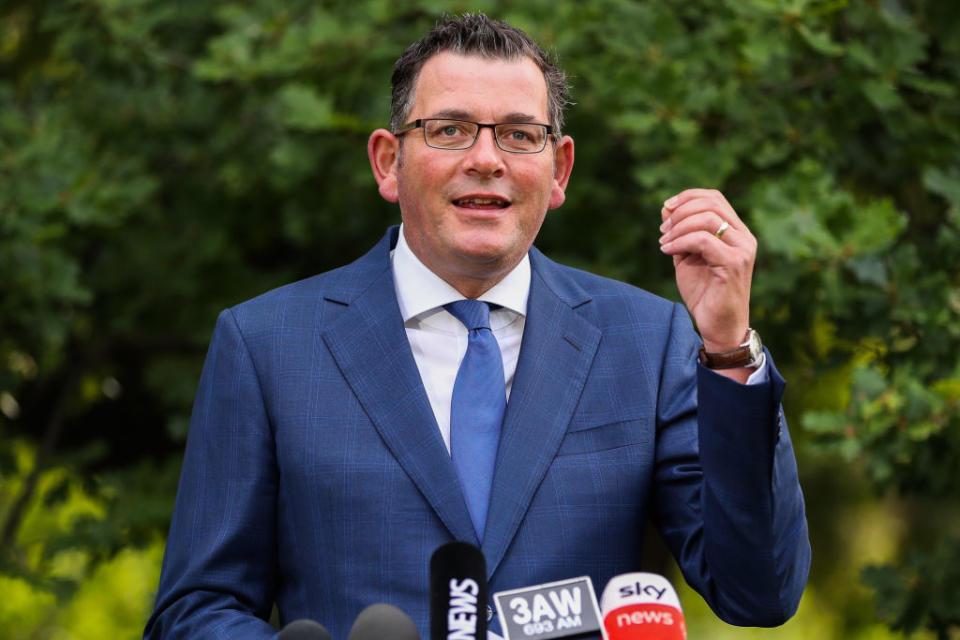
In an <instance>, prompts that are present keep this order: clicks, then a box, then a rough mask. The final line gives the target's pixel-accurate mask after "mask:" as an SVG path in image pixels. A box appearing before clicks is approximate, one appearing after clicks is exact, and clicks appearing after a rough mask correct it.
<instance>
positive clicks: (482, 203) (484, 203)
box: [453, 196, 510, 209]
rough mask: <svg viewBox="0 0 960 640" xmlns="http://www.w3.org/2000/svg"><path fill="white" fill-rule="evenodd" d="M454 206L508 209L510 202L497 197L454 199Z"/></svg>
mask: <svg viewBox="0 0 960 640" xmlns="http://www.w3.org/2000/svg"><path fill="white" fill-rule="evenodd" d="M453 204H454V205H456V206H458V207H464V208H466V209H506V208H507V207H509V206H510V201H509V200H505V199H503V198H498V197H496V196H485V197H480V196H468V197H466V198H456V199H454V201H453Z"/></svg>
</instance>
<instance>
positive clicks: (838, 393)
mask: <svg viewBox="0 0 960 640" xmlns="http://www.w3.org/2000/svg"><path fill="white" fill-rule="evenodd" d="M465 10H481V11H485V12H487V13H488V14H490V15H492V16H495V17H500V18H503V19H506V20H508V21H510V22H512V23H514V24H516V25H517V26H520V27H522V28H524V29H526V30H527V31H529V32H530V33H531V34H532V35H533V36H534V37H536V38H537V39H538V40H539V41H540V42H542V43H544V44H545V45H546V46H547V47H549V48H552V49H553V50H555V51H556V52H557V53H558V55H559V57H560V59H561V63H562V66H563V67H564V68H565V69H566V70H567V71H568V72H569V73H570V74H571V80H572V83H573V86H574V99H575V101H576V102H577V104H576V106H575V107H574V108H573V110H572V111H571V113H570V115H569V117H568V122H567V125H566V127H565V128H566V133H569V134H571V135H573V136H574V138H575V139H576V142H577V164H576V170H575V171H574V178H573V181H572V183H571V187H570V190H569V192H568V200H567V204H566V205H565V206H564V207H563V208H561V209H559V210H557V211H555V212H551V214H550V216H548V218H547V223H546V225H545V227H544V229H543V232H542V233H541V236H540V240H539V242H538V244H539V245H540V246H541V248H543V249H545V250H546V251H547V252H548V253H549V254H551V255H552V256H553V257H555V258H557V259H559V260H562V261H565V262H568V263H571V264H574V265H577V266H581V267H584V268H588V269H590V270H592V271H595V272H598V273H601V274H604V275H609V276H612V277H616V278H620V279H624V280H627V281H630V282H633V283H636V284H638V285H641V286H644V287H646V288H648V289H652V290H654V291H656V292H658V293H661V294H663V295H667V296H671V297H676V294H675V288H674V285H673V284H672V268H671V265H670V262H669V260H664V259H663V256H662V255H660V254H659V252H658V251H657V250H656V246H657V242H656V239H657V237H658V235H659V234H658V231H657V227H658V225H659V208H660V203H661V202H662V200H663V199H664V198H666V197H667V196H669V195H672V194H673V193H675V192H676V191H679V190H680V189H683V188H686V187H690V186H705V187H715V188H718V189H720V190H722V191H723V192H724V193H725V194H726V195H727V197H728V198H729V199H730V201H731V202H732V203H733V204H734V206H735V207H736V208H737V210H738V211H739V212H740V214H741V215H742V217H744V219H745V220H746V221H747V222H748V224H750V225H751V227H752V228H753V230H754V231H755V233H756V234H757V236H758V238H759V240H760V256H759V261H758V265H757V274H756V279H755V284H754V295H753V300H754V308H753V314H754V317H753V324H754V326H755V327H757V328H758V329H759V330H760V331H761V332H762V333H763V336H764V339H765V341H766V342H767V343H768V344H769V345H770V346H771V348H772V351H773V353H774V354H775V357H776V359H777V365H778V367H779V368H780V369H781V370H782V371H784V372H785V373H786V374H787V378H788V379H789V380H790V389H789V396H788V411H789V413H790V417H791V422H792V424H793V425H794V432H795V434H796V437H797V438H798V439H799V440H800V443H801V455H802V456H803V457H804V459H805V460H816V461H817V462H816V464H817V466H818V467H817V468H819V469H832V470H837V469H844V468H846V469H848V471H847V473H848V474H850V473H853V474H860V477H862V478H864V479H866V481H867V482H868V483H869V485H870V486H871V487H873V488H874V490H875V492H876V494H877V495H878V496H879V495H898V496H901V498H900V499H901V500H904V501H905V502H906V503H907V505H908V507H909V509H908V511H909V513H911V514H913V516H914V517H913V518H911V519H910V520H909V521H907V522H905V523H904V529H905V533H904V535H903V537H902V540H903V547H904V548H903V549H902V550H901V553H900V555H896V554H895V555H894V557H892V558H891V560H890V563H888V564H885V565H882V566H874V567H871V568H868V569H866V570H865V571H864V573H863V579H864V581H865V582H866V584H868V585H870V586H871V587H872V588H873V589H874V590H875V592H876V595H877V604H878V610H879V615H880V618H881V619H883V620H885V621H887V622H889V623H890V624H891V625H892V626H893V627H894V628H897V629H901V630H904V631H908V632H909V631H913V630H916V629H919V628H922V627H926V628H928V629H930V630H931V631H933V632H935V633H937V634H939V636H940V637H948V634H949V633H954V634H955V633H956V632H957V628H958V625H960V614H958V611H957V609H956V602H958V601H960V600H958V599H957V598H955V597H954V598H953V599H948V600H942V599H938V597H933V595H930V594H934V595H936V594H954V595H955V594H956V591H955V589H956V584H957V583H958V580H957V572H958V567H960V559H958V549H960V533H958V520H957V517H956V516H952V517H951V516H950V515H949V514H951V513H955V512H956V511H957V510H956V507H957V502H958V497H960V496H958V487H960V464H958V463H957V461H958V459H960V455H958V454H960V410H958V409H960V362H958V358H957V354H958V353H960V270H958V262H960V261H958V259H957V256H958V255H960V186H958V185H960V99H958V98H960V96H958V93H960V89H958V87H960V5H957V4H956V3H952V2H943V1H938V0H885V1H883V2H880V1H876V0H870V1H868V0H719V1H709V2H708V1H707V0H688V1H684V2H670V3H668V2H638V1H633V0H591V1H590V2H572V1H570V2H557V1H555V0H552V1H549V2H548V1H546V0H529V1H527V2H522V3H521V2H508V1H506V0H503V1H495V0H483V1H477V2H472V3H469V4H468V3H465V2H427V1H423V2H390V1H388V0H352V1H351V2H343V1H333V0H325V1H319V2H318V1H316V0H312V1H309V2H308V1H306V0H290V1H287V2H283V3H279V2H274V1H271V0H243V1H241V0H224V1H222V2H217V3H202V2H200V3H191V2H170V1H169V0H59V1H53V0H47V1H41V2H34V1H30V0H7V1H6V2H4V3H3V5H2V6H0V274H2V275H3V278H2V283H0V434H2V435H3V437H4V440H3V441H2V442H0V548H2V553H3V560H2V564H0V594H2V595H0V600H2V601H3V602H4V603H5V605H6V607H5V608H4V609H2V610H0V628H4V629H6V628H9V629H14V628H16V629H22V630H23V631H22V633H20V632H18V633H20V635H19V636H14V637H24V638H33V637H36V638H40V637H44V638H46V637H82V636H69V634H70V633H74V632H72V631H63V629H67V628H68V627H69V628H73V627H71V626H70V625H74V627H77V626H78V625H79V626H83V625H80V624H79V623H77V624H74V622H75V621H76V620H77V618H76V616H80V615H82V614H81V611H82V609H84V608H85V605H83V604H82V603H86V602H89V601H90V600H89V599H94V600H96V599H98V598H105V599H108V600H109V599H110V598H111V597H113V596H111V595H110V594H111V593H121V592H128V593H136V590H135V589H133V588H132V587H130V586H129V585H126V584H125V583H124V581H123V580H124V578H122V577H116V578H115V579H114V578H111V579H107V578H102V577H101V578H98V579H97V581H98V582H99V583H100V585H101V586H99V587H97V586H93V584H92V583H91V581H92V580H94V577H95V576H101V575H106V574H100V573H98V572H100V571H105V572H108V573H109V572H111V571H113V572H114V574H111V575H115V576H122V575H123V572H124V571H128V570H130V569H129V568H130V567H133V566H136V565H137V562H145V561H149V558H154V557H155V555H150V554H155V548H156V544H157V540H158V539H159V537H162V535H163V534H164V533H165V530H166V525H167V522H168V519H169V514H170V509H171V505H172V500H173V495H174V492H175V482H176V470H177V466H178V460H179V455H180V452H181V451H182V443H183V439H184V436H185V433H186V425H187V423H188V416H189V410H190V405H191V402H192V395H193V391H194V388H195V385H196V381H197V378H198V375H199V368H200V365H201V361H202V357H203V351H204V346H205V343H206V340H207V338H208V336H209V332H210V330H211V328H212V326H213V321H214V318H215V315H216V313H217V311H218V310H219V309H221V308H223V307H225V306H228V305H231V304H234V303H236V302H238V301H240V300H242V299H245V298H248V297H251V296H253V295H256V294H257V293H260V292H262V291H264V290H266V289H268V288H270V287H272V286H276V285H279V284H281V283H283V282H287V281H289V280H292V279H295V278H298V277H304V276H307V275H310V274H313V273H316V272H319V271H322V270H325V269H328V268H331V267H334V266H338V265H340V264H343V263H346V262H349V261H351V260H352V259H354V258H355V257H357V256H358V255H359V254H360V253H361V252H362V251H363V250H364V249H365V248H366V247H367V246H369V245H370V244H372V242H373V241H374V240H375V239H376V238H378V237H379V236H380V235H381V234H382V232H383V229H384V227H385V226H386V225H388V224H391V223H394V222H396V221H397V220H398V218H399V216H398V214H397V211H396V209H395V208H394V207H393V206H391V205H388V204H386V203H384V202H382V201H381V200H380V199H379V197H378V195H377V193H376V190H375V188H374V185H373V181H372V179H371V177H370V176H369V169H368V167H367V160H366V154H365V143H366V138H367V135H368V134H369V132H370V131H371V130H372V129H374V128H376V127H378V126H383V125H384V124H385V123H386V120H387V115H388V106H389V75H390V69H391V67H392V64H393V61H394V60H395V58H396V57H397V55H398V54H399V52H400V51H401V50H402V49H403V48H404V47H405V46H406V45H407V44H408V43H410V42H412V41H413V40H415V39H416V38H418V37H419V36H420V35H422V33H423V32H425V31H426V30H427V29H428V28H429V27H430V26H432V25H433V24H434V23H435V21H436V20H437V19H438V17H439V16H440V15H441V14H442V12H443V11H449V12H462V11H465ZM800 426H802V427H803V428H804V429H803V430H802V431H801V429H800V428H799V427H800ZM24 439H25V440H24ZM23 442H31V443H32V445H30V446H27V445H25V444H23ZM24 447H27V449H24ZM25 450H28V451H33V452H35V453H31V454H29V455H27V454H24V451H25ZM25 455H26V456H27V457H26V458H25V457H24V456H25ZM813 456H818V457H817V458H814V457H813ZM24 460H28V461H29V464H26V463H25V462H24ZM24 465H26V466H24ZM831 465H832V466H831ZM849 470H852V472H851V471H849ZM845 477H848V478H849V477H851V476H850V475H848V476H845ZM78 483H79V484H78ZM813 485H814V486H816V487H820V489H819V490H817V491H816V492H815V493H813V494H811V493H810V492H809V491H808V502H809V503H810V505H811V514H812V517H814V516H816V517H817V518H819V519H817V520H814V521H813V522H812V526H813V531H814V555H815V561H817V560H818V559H820V560H819V562H821V565H820V567H821V568H822V567H823V566H824V564H826V563H825V562H824V560H822V558H824V557H826V558H827V559H830V558H833V557H835V554H834V555H831V552H828V551H825V549H826V548H827V547H828V546H829V545H825V544H820V545H818V542H819V541H822V540H825V539H826V537H827V533H826V532H827V531H828V530H829V525H828V523H826V522H825V519H826V518H825V516H823V514H827V513H829V509H826V508H821V507H820V505H822V504H826V505H830V504H833V502H831V501H833V500H835V499H836V493H837V491H836V489H835V488H831V487H830V485H829V482H825V481H822V479H820V478H815V479H814V483H813ZM78 501H79V502H78ZM931 501H933V502H932V503H933V504H935V505H936V506H935V507H934V508H933V510H931V509H929V508H926V507H923V506H922V505H927V504H931ZM78 504H86V505H88V506H87V507H85V508H87V509H88V512H83V513H85V515H82V517H81V515H78V516H76V517H75V518H74V519H69V518H67V516H63V515H57V514H62V513H64V512H69V511H70V510H71V509H78V508H79V507H77V505H78ZM91 505H93V506H95V507H96V508H94V507H93V506H91ZM64 510H66V511H64ZM42 513H45V514H46V516H43V517H46V518H48V520H49V522H47V523H46V524H40V520H42V517H41V514H42ZM78 513H80V512H78ZM931 513H936V514H938V515H937V516H936V517H935V518H934V521H933V522H931V521H928V520H929V516H930V514H931ZM817 514H821V515H819V516H817ZM945 514H946V515H945ZM72 517H73V516H71V518H72ZM38 518H39V519H40V520H38ZM57 518H67V520H68V521H67V522H66V524H64V522H60V524H56V525H54V521H55V520H57ZM58 522H59V521H58ZM934 522H935V524H934ZM31 536H33V537H31ZM818 538H819V539H818ZM41 541H42V542H41ZM71 554H73V555H71ZM138 554H139V555H138ZM78 558H79V559H78ZM124 567H126V569H124ZM815 569H816V567H815ZM821 575H822V574H821ZM817 580H818V574H817V572H816V571H815V573H814V575H813V582H814V585H815V586H816V585H817V584H818V583H817ZM111 585H113V586H111ZM111 589H114V591H113V592H111ZM950 589H953V590H952V591H951V590H950ZM928 596H929V597H928ZM149 597H150V596H149V594H142V598H141V599H142V600H143V601H144V602H147V604H142V603H141V604H140V605H132V607H131V608H128V609H125V610H126V611H128V612H129V614H128V618H129V619H135V618H137V617H138V616H141V617H142V615H144V612H145V611H146V610H147V608H148V607H149V603H148V601H149ZM17 602H22V603H30V605H29V606H26V604H25V605H24V606H17V605H16V604H11V603H17ZM118 606H119V605H118ZM11 607H12V608H11ZM138 607H140V608H138ZM837 615H838V617H842V614H837ZM121 617H122V616H121ZM71 620H72V621H74V622H71ZM85 624H86V623H85ZM97 624H99V623H95V622H89V624H88V626H90V628H92V629H101V628H102V627H98V626H97ZM137 624H139V622H137ZM137 624H131V625H130V628H133V627H135V626H137ZM838 624H840V626H841V627H842V628H843V629H844V633H845V634H847V635H850V634H849V633H848V632H851V629H850V627H849V624H848V625H847V626H846V627H844V626H843V623H838ZM850 624H852V623H850ZM864 624H866V623H864ZM57 625H59V627H57ZM54 627H57V628H59V629H60V631H57V632H56V633H60V634H61V636H54V635H51V634H53V633H54V631H53V629H54ZM129 633H130V632H129V630H128V631H122V630H117V629H113V630H112V631H103V632H102V633H101V634H100V635H99V636H98V637H125V636H126V635H129ZM62 634H68V635H66V636H64V635H62ZM134 635H135V634H134ZM131 637H132V636H131Z"/></svg>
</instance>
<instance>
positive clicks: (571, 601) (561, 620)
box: [493, 576, 607, 640]
mask: <svg viewBox="0 0 960 640" xmlns="http://www.w3.org/2000/svg"><path fill="white" fill-rule="evenodd" d="M493 601H494V602H495V603H496V605H497V615H498V616H499V617H500V628H501V629H503V635H504V638H506V640H557V639H559V638H565V639H570V640H572V639H573V638H594V637H596V636H597V635H602V636H603V637H604V640H606V638H607V635H606V632H605V631H604V629H603V625H602V624H601V623H600V608H599V607H598V606H597V596H596V594H594V591H593V582H592V581H591V580H590V576H580V577H579V578H570V579H569V580H560V581H557V582H549V583H547V584H538V585H535V586H532V587H524V588H523V589H511V590H510V591H500V592H498V593H495V594H493Z"/></svg>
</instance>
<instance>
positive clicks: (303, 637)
mask: <svg viewBox="0 0 960 640" xmlns="http://www.w3.org/2000/svg"><path fill="white" fill-rule="evenodd" d="M277 640H331V637H330V632H329V631H327V630H326V629H325V628H324V627H323V625H322V624H318V623H316V622H314V621H313V620H307V619H306V618H304V619H302V620H294V621H293V622H291V623H290V624H288V625H287V626H285V627H284V628H283V630H282V631H281V632H280V635H278V636H277Z"/></svg>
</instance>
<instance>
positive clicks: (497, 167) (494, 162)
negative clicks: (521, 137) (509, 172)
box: [464, 127, 507, 178]
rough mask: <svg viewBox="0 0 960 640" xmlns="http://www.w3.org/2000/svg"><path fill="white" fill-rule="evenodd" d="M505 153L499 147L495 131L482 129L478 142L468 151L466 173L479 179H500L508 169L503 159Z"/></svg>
mask: <svg viewBox="0 0 960 640" xmlns="http://www.w3.org/2000/svg"><path fill="white" fill-rule="evenodd" d="M505 153H506V152H505V151H502V150H501V149H500V147H498V146H497V141H496V139H495V138H494V137H493V129H490V128H486V127H485V128H483V129H480V134H479V135H478V136H477V140H476V142H474V143H473V146H472V147H470V148H469V149H467V150H466V156H465V157H464V171H466V172H467V173H470V174H473V175H476V176H479V177H484V178H490V177H493V178H498V177H500V176H502V175H503V174H504V172H505V171H506V168H507V167H506V164H505V163H504V158H503V156H504V154H505Z"/></svg>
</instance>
